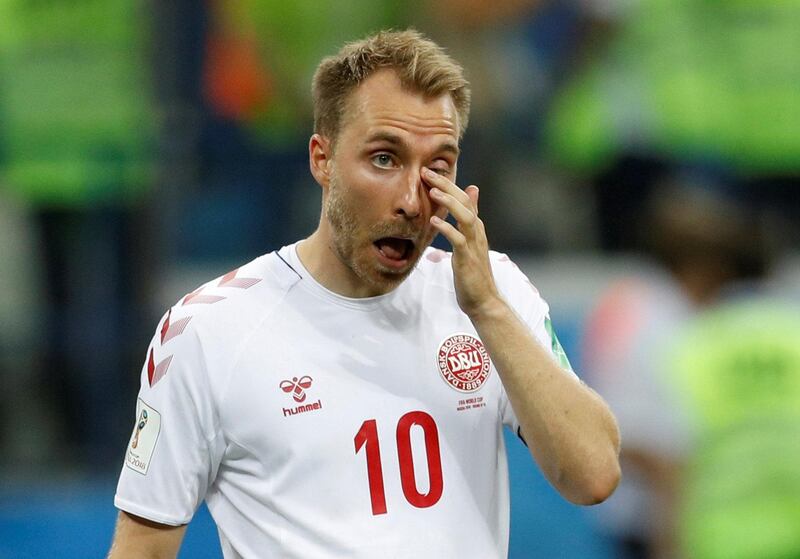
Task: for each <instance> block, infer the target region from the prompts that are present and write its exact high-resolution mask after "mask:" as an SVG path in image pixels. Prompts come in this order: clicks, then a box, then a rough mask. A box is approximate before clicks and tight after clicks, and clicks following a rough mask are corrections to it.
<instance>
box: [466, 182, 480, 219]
mask: <svg viewBox="0 0 800 559" xmlns="http://www.w3.org/2000/svg"><path fill="white" fill-rule="evenodd" d="M464 192H465V193H466V195H467V196H469V200H470V202H472V209H473V210H475V215H478V197H479V196H480V193H481V191H480V189H478V187H477V186H475V185H474V184H471V185H469V186H468V187H467V188H465V189H464Z"/></svg>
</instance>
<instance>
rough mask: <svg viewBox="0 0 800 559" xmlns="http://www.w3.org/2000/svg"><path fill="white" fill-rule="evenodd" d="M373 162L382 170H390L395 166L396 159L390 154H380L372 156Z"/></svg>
mask: <svg viewBox="0 0 800 559" xmlns="http://www.w3.org/2000/svg"><path fill="white" fill-rule="evenodd" d="M372 162H373V163H374V164H375V165H376V166H377V167H380V168H381V169H389V168H390V167H392V165H394V158H393V157H392V154H390V153H386V152H380V153H376V154H375V155H373V156H372Z"/></svg>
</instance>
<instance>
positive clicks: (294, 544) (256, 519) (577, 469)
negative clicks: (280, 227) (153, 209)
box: [111, 31, 619, 558]
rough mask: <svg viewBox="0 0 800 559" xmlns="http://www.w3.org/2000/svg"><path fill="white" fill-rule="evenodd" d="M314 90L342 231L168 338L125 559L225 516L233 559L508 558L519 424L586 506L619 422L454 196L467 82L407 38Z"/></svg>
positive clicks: (225, 297)
mask: <svg viewBox="0 0 800 559" xmlns="http://www.w3.org/2000/svg"><path fill="white" fill-rule="evenodd" d="M313 89H314V102H315V134H314V135H313V136H312V137H311V140H310V142H309V163H310V168H311V173H312V175H313V176H314V178H315V179H316V181H317V182H318V183H319V185H320V186H321V187H322V192H323V211H322V217H321V219H320V223H319V227H318V229H317V230H316V231H315V232H314V233H313V234H312V235H311V236H310V237H309V238H307V239H305V240H303V241H300V242H299V243H296V244H295V245H292V246H288V247H284V248H282V249H281V250H279V251H277V252H273V253H270V254H268V255H265V256H262V257H261V258H258V259H256V260H254V261H253V262H251V263H249V264H247V265H245V266H243V267H241V268H239V269H237V270H235V271H233V272H230V273H228V274H226V275H225V276H223V277H222V278H218V279H217V280H214V281H212V282H210V283H208V284H206V285H204V286H203V287H201V288H200V289H198V290H196V291H194V292H192V293H190V294H189V295H187V296H186V297H185V298H183V299H182V300H181V301H180V302H179V303H178V304H176V305H175V306H174V307H173V308H172V309H171V310H170V311H169V313H167V315H166V316H165V318H164V319H162V322H161V324H160V325H159V327H158V330H157V332H156V335H155V337H154V339H153V342H152V344H151V347H150V349H149V351H148V357H147V363H146V364H145V367H144V371H143V376H142V389H141V392H140V394H139V400H138V405H137V412H136V425H135V428H134V432H133V434H132V436H131V442H130V444H129V447H128V452H127V454H126V464H125V466H124V467H123V468H122V474H121V478H120V482H119V487H118V490H117V496H116V500H115V503H116V505H117V506H118V507H119V508H120V509H122V512H121V513H120V518H119V523H118V526H117V533H116V536H115V541H114V544H113V546H112V551H111V556H112V557H115V558H116V557H128V556H132V555H134V554H135V555H136V557H142V556H144V557H151V556H152V557H161V556H174V554H175V553H176V552H177V550H178V548H179V546H180V542H181V538H182V536H183V533H184V529H185V525H186V524H187V523H188V522H189V521H190V520H191V517H192V514H193V513H194V511H195V510H196V508H197V507H198V506H199V505H200V503H201V502H202V500H203V499H205V500H206V502H207V503H208V507H209V510H210V511H211V514H212V516H213V517H214V519H215V521H216V522H217V525H218V528H219V532H220V540H221V543H222V548H223V550H224V553H225V556H226V557H268V556H272V557H377V556H380V555H383V554H387V553H388V554H389V555H390V556H392V557H413V558H420V557H437V558H446V557H476V558H488V557H505V556H506V555H507V548H508V525H509V519H508V516H509V508H508V476H507V469H506V463H505V449H504V446H503V438H502V426H503V424H506V425H509V426H511V427H512V428H514V429H515V430H517V432H518V433H519V434H520V436H521V437H523V438H524V440H525V441H526V442H527V444H528V445H529V447H530V449H531V453H532V455H533V457H534V458H535V460H536V461H537V462H538V464H539V466H540V467H541V468H542V470H543V471H544V473H545V475H546V476H547V477H548V479H550V481H551V482H552V483H553V485H554V486H555V487H556V488H557V489H558V490H559V491H560V492H561V493H562V495H564V496H565V497H566V498H567V499H569V500H570V501H572V502H575V503H581V504H591V503H597V502H599V501H602V500H603V499H605V498H606V497H607V496H608V495H609V494H610V493H611V492H612V491H613V489H614V487H615V486H616V484H617V481H618V479H619V465H618V461H617V454H618V446H619V441H618V434H617V428H616V423H615V421H614V419H613V416H612V415H611V413H610V412H609V410H608V408H607V407H606V405H605V404H604V403H603V402H602V400H601V399H600V398H599V397H598V396H596V395H595V393H594V392H592V391H591V390H589V389H588V388H587V387H585V386H584V385H583V384H582V383H581V382H580V381H578V380H577V378H576V376H575V375H574V374H573V373H572V372H571V371H569V370H567V369H566V368H565V367H568V362H567V361H566V358H565V356H563V352H560V346H559V344H558V341H557V340H556V338H555V336H554V335H552V334H551V333H550V332H552V329H551V328H550V324H549V317H548V316H547V305H546V303H545V302H544V301H543V300H542V299H541V298H540V297H539V295H538V292H537V291H536V290H535V289H534V288H533V287H532V285H531V284H530V283H529V282H528V281H527V280H526V278H525V277H524V276H523V275H522V274H521V273H520V272H519V270H518V269H517V268H516V267H515V266H514V265H513V264H512V263H511V262H510V261H509V260H508V258H507V257H505V256H503V255H499V254H496V253H489V251H488V242H487V239H486V235H485V232H484V229H483V225H482V223H481V221H480V219H479V218H478V188H477V187H475V186H470V187H468V188H467V189H466V190H463V191H462V190H461V189H460V188H458V187H457V186H456V184H455V182H454V181H455V179H456V169H457V161H458V154H459V139H460V137H461V134H462V133H463V131H464V129H465V128H466V124H467V115H468V109H469V89H468V84H467V82H466V80H465V79H464V77H463V75H462V70H461V68H460V67H459V66H458V65H457V64H455V63H454V62H453V61H452V60H451V59H450V58H449V57H448V56H446V55H445V54H444V52H443V51H442V50H441V49H440V48H439V47H438V46H437V45H435V44H434V43H432V42H430V41H428V40H427V39H424V38H423V37H421V36H420V35H419V34H418V33H416V32H414V31H405V32H384V33H379V34H378V35H375V36H372V37H370V38H368V39H366V40H364V41H361V42H357V43H352V44H349V45H346V46H345V47H344V48H343V49H342V51H340V53H339V54H338V55H337V56H335V57H331V58H327V59H325V60H324V61H323V62H322V64H321V65H320V67H319V68H318V70H317V73H316V75H315V77H314V88H313ZM448 213H449V214H450V215H452V216H453V217H454V218H455V220H456V221H457V226H453V225H451V224H449V223H448V222H446V221H444V218H445V216H446V214H448ZM437 233H442V234H443V235H444V236H445V237H446V238H447V239H448V240H449V241H450V243H451V244H452V245H453V248H454V250H453V253H452V256H451V255H450V254H447V253H444V252H442V251H437V250H432V249H430V248H428V246H429V244H430V243H431V241H432V239H433V237H434V236H435V235H436V234H437Z"/></svg>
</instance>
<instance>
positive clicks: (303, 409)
mask: <svg viewBox="0 0 800 559" xmlns="http://www.w3.org/2000/svg"><path fill="white" fill-rule="evenodd" d="M321 409H322V400H317V401H316V402H314V403H312V404H305V405H304V406H297V407H296V408H294V409H290V408H283V417H289V416H290V415H295V414H297V413H305V412H307V411H315V410H321Z"/></svg>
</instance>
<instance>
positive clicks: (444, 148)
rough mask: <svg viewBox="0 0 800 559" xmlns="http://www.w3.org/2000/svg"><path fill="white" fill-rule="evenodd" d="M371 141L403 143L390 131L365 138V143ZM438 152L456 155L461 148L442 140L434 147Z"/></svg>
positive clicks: (397, 144) (398, 144)
mask: <svg viewBox="0 0 800 559" xmlns="http://www.w3.org/2000/svg"><path fill="white" fill-rule="evenodd" d="M373 142H387V143H389V144H392V145H396V146H402V145H403V144H404V142H403V140H402V138H400V136H398V135H397V134H392V133H391V132H375V133H374V134H372V135H371V136H369V137H368V138H367V142H366V143H368V144H371V143H373ZM440 152H449V153H452V154H453V155H454V156H456V157H458V156H459V154H460V153H461V150H460V149H459V148H458V144H456V143H454V142H442V143H441V144H439V147H438V148H437V149H436V153H440Z"/></svg>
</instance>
